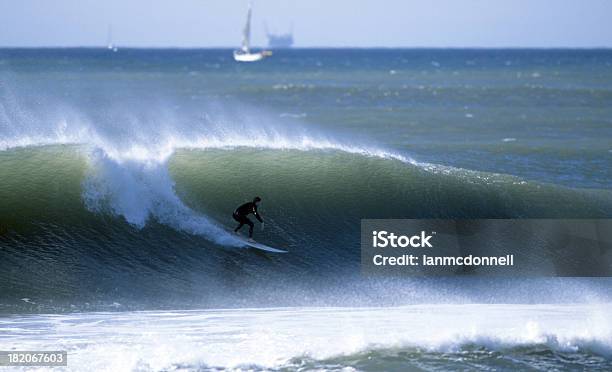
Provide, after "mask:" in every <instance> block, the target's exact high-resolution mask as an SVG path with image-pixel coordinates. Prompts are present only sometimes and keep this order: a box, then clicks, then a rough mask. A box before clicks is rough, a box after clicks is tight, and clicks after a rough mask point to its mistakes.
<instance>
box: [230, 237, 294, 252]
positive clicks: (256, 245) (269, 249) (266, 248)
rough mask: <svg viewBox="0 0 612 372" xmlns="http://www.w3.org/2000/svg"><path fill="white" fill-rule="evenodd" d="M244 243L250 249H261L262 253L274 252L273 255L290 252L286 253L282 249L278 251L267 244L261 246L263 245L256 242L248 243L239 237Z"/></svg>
mask: <svg viewBox="0 0 612 372" xmlns="http://www.w3.org/2000/svg"><path fill="white" fill-rule="evenodd" d="M237 238H238V239H239V240H240V241H241V242H242V243H244V246H245V247H249V248H255V249H260V250H262V251H266V252H272V253H288V252H289V251H284V250H282V249H278V248H272V247H269V246H267V245H265V244H261V243H257V242H255V241H253V242H251V241H248V240H246V239H244V238H242V237H237Z"/></svg>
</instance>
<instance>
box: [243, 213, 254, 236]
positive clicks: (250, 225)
mask: <svg viewBox="0 0 612 372" xmlns="http://www.w3.org/2000/svg"><path fill="white" fill-rule="evenodd" d="M245 220H246V221H244V222H246V224H247V225H249V238H252V237H253V227H255V224H254V223H253V221H251V220H249V219H248V218H245Z"/></svg>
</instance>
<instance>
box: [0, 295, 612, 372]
mask: <svg viewBox="0 0 612 372" xmlns="http://www.w3.org/2000/svg"><path fill="white" fill-rule="evenodd" d="M611 310H612V304H590V305H511V304H504V305H482V304H471V305H411V306H404V307H395V308H274V309H240V310H205V311H202V310H196V311H145V312H124V313H80V314H69V315H57V314H56V315H40V316H29V317H11V318H10V319H6V320H4V321H3V322H2V323H0V329H2V330H3V331H4V333H5V334H6V337H4V338H3V339H1V340H0V346H1V347H8V346H9V345H8V344H9V343H14V342H15V341H16V340H19V343H20V345H23V346H24V347H25V346H27V347H28V348H30V349H45V348H48V347H51V345H53V346H54V347H55V348H62V349H66V350H68V353H69V355H70V357H71V364H72V365H76V366H88V367H85V368H91V369H92V370H93V369H96V370H102V369H108V368H115V367H118V368H119V370H133V369H144V370H163V369H172V368H178V367H181V366H182V367H183V368H204V367H211V368H237V367H241V366H242V367H244V366H249V367H250V368H254V369H269V368H283V367H287V366H291V365H295V363H298V362H300V363H304V364H306V365H308V364H312V363H314V364H316V365H320V366H322V365H326V364H329V363H332V362H333V363H335V364H336V365H338V364H340V365H341V367H350V366H354V365H356V364H357V365H359V363H365V360H367V358H368V357H369V358H370V359H371V358H375V360H374V361H376V358H378V362H379V367H380V366H384V365H385V364H384V363H386V362H388V360H387V357H388V356H392V355H393V354H394V353H395V354H397V353H399V354H400V355H403V357H406V358H407V359H406V360H405V361H404V362H403V363H406V364H405V365H404V366H407V365H409V364H408V363H411V362H413V361H414V360H413V359H414V358H413V359H411V357H410V355H412V356H414V357H415V358H416V359H418V358H419V357H422V358H425V359H426V358H431V357H435V358H437V361H438V362H444V363H445V364H444V365H446V366H448V367H449V368H450V367H452V366H453V363H455V362H456V360H457V359H455V358H453V357H452V355H456V356H457V358H477V357H479V356H480V357H482V356H483V355H484V356H486V355H489V356H491V355H492V354H491V353H493V354H494V355H497V356H502V357H503V356H508V355H511V356H513V357H516V356H518V359H519V361H518V362H517V363H516V364H515V365H514V367H515V368H518V367H519V366H521V365H522V364H521V363H522V362H521V360H520V359H524V360H527V359H529V358H531V360H532V361H534V362H538V363H540V364H542V365H546V363H549V360H548V357H549V354H550V353H553V354H555V353H557V354H559V355H565V356H567V357H576V359H578V357H580V358H583V359H584V363H585V364H584V365H583V366H584V367H586V365H587V363H591V362H593V361H597V363H599V365H602V366H610V365H612V328H611V325H610V322H609V317H608V316H607V314H609V313H610V311H611ZM144 326H146V328H147V333H146V334H144V335H143V334H142V333H141V332H139V331H137V330H138V329H141V327H144ZM50 330H52V331H50ZM50 332H53V333H50ZM77 335H78V336H77ZM111 336H112V337H111ZM109 337H111V338H112V339H113V340H114V341H113V342H108V339H109ZM330 340H333V342H330ZM543 350H544V352H543ZM162 351H163V352H162ZM402 353H403V354H402ZM110 355H113V358H109V356H110ZM449 355H450V356H451V357H450V358H449ZM363 358H365V359H363ZM391 359H392V358H391ZM453 359H454V360H453ZM498 359H499V358H498ZM509 360H510V361H511V360H512V358H506V360H505V362H506V363H508V362H509ZM396 362H397V361H396ZM115 363H116V364H115ZM422 363H426V361H422ZM548 367H549V368H551V367H554V364H549V365H548Z"/></svg>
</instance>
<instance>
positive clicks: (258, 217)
mask: <svg viewBox="0 0 612 372" xmlns="http://www.w3.org/2000/svg"><path fill="white" fill-rule="evenodd" d="M253 214H254V215H255V218H257V221H259V222H261V223H263V219H262V218H261V216H260V215H259V212H257V206H256V205H254V206H253Z"/></svg>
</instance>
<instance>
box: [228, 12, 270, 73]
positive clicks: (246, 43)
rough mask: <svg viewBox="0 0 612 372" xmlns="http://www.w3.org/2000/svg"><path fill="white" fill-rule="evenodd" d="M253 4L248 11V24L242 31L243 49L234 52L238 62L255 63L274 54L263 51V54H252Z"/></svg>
mask: <svg viewBox="0 0 612 372" xmlns="http://www.w3.org/2000/svg"><path fill="white" fill-rule="evenodd" d="M250 39H251V2H250V1H249V10H248V11H247V19H246V24H245V25H244V30H243V31H242V47H241V48H240V49H238V50H235V51H234V59H235V60H236V61H238V62H255V61H259V60H261V59H263V58H264V57H268V56H271V55H272V52H270V51H267V50H262V51H261V52H251V47H250V43H251V40H250Z"/></svg>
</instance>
